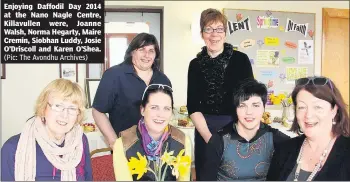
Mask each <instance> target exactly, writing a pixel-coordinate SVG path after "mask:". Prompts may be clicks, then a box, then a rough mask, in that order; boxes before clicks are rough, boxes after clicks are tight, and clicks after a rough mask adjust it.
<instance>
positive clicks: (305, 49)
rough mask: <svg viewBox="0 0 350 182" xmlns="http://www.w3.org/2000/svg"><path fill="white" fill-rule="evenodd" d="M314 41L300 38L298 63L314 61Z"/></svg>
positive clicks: (311, 62)
mask: <svg viewBox="0 0 350 182" xmlns="http://www.w3.org/2000/svg"><path fill="white" fill-rule="evenodd" d="M313 51H314V41H313V40H299V41H298V64H313V63H314V52H313Z"/></svg>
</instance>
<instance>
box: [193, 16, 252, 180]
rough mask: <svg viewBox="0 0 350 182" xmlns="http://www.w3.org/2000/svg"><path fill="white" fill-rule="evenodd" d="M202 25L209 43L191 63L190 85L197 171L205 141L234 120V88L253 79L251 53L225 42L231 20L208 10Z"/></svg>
mask: <svg viewBox="0 0 350 182" xmlns="http://www.w3.org/2000/svg"><path fill="white" fill-rule="evenodd" d="M200 28H201V32H200V33H201V36H202V38H203V40H204V42H205V45H206V46H204V47H203V48H202V51H201V52H199V53H198V54H197V57H196V58H194V59H193V60H192V61H191V62H190V65H189V68H188V85H187V108H188V113H189V116H190V118H191V119H192V121H193V123H194V125H195V127H196V130H195V165H196V173H200V170H201V166H203V163H202V161H203V157H204V155H205V144H206V143H207V142H208V140H209V138H210V137H211V134H212V133H213V132H214V133H215V132H216V131H217V130H218V129H220V128H222V127H223V126H225V125H227V124H228V123H230V122H232V117H231V108H232V107H231V99H232V93H233V91H235V90H236V88H237V87H238V83H239V81H242V80H244V79H246V78H253V71H252V66H251V64H250V61H249V58H248V56H247V55H246V54H244V53H242V52H239V51H235V50H233V46H232V45H231V44H228V43H225V39H226V29H227V19H226V17H225V16H224V15H223V14H222V13H221V12H220V11H218V10H215V9H207V10H204V11H203V12H202V14H201V19H200ZM197 180H200V178H197Z"/></svg>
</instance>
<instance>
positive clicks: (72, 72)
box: [59, 64, 78, 82]
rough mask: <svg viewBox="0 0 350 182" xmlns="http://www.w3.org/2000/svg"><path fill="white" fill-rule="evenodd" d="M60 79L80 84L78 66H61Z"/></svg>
mask: <svg viewBox="0 0 350 182" xmlns="http://www.w3.org/2000/svg"><path fill="white" fill-rule="evenodd" d="M59 70H60V78H64V79H68V80H71V81H72V82H78V64H60V69H59Z"/></svg>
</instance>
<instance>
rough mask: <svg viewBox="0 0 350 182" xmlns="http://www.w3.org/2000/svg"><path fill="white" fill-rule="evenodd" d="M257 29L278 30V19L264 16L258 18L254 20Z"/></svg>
mask: <svg viewBox="0 0 350 182" xmlns="http://www.w3.org/2000/svg"><path fill="white" fill-rule="evenodd" d="M256 23H257V28H264V29H268V28H278V26H279V21H278V18H274V17H266V16H258V17H257V18H256Z"/></svg>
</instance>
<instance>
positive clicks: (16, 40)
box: [1, 0, 105, 63]
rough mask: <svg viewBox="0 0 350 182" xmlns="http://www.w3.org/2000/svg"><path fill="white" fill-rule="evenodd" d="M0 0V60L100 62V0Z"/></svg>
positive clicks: (101, 4)
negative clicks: (20, 0)
mask: <svg viewBox="0 0 350 182" xmlns="http://www.w3.org/2000/svg"><path fill="white" fill-rule="evenodd" d="M1 3H2V9H1V12H2V16H1V27H2V32H1V35H2V40H3V41H2V42H1V48H2V49H1V55H2V56H3V57H2V59H1V63H103V62H104V49H105V47H104V45H105V42H104V15H105V14H104V1H103V0H94V1H93V2H92V1H90V2H85V1H50V2H48V1H40V2H38V1H30V0H26V1H24V2H18V1H17V2H13V1H9V0H2V1H1Z"/></svg>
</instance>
